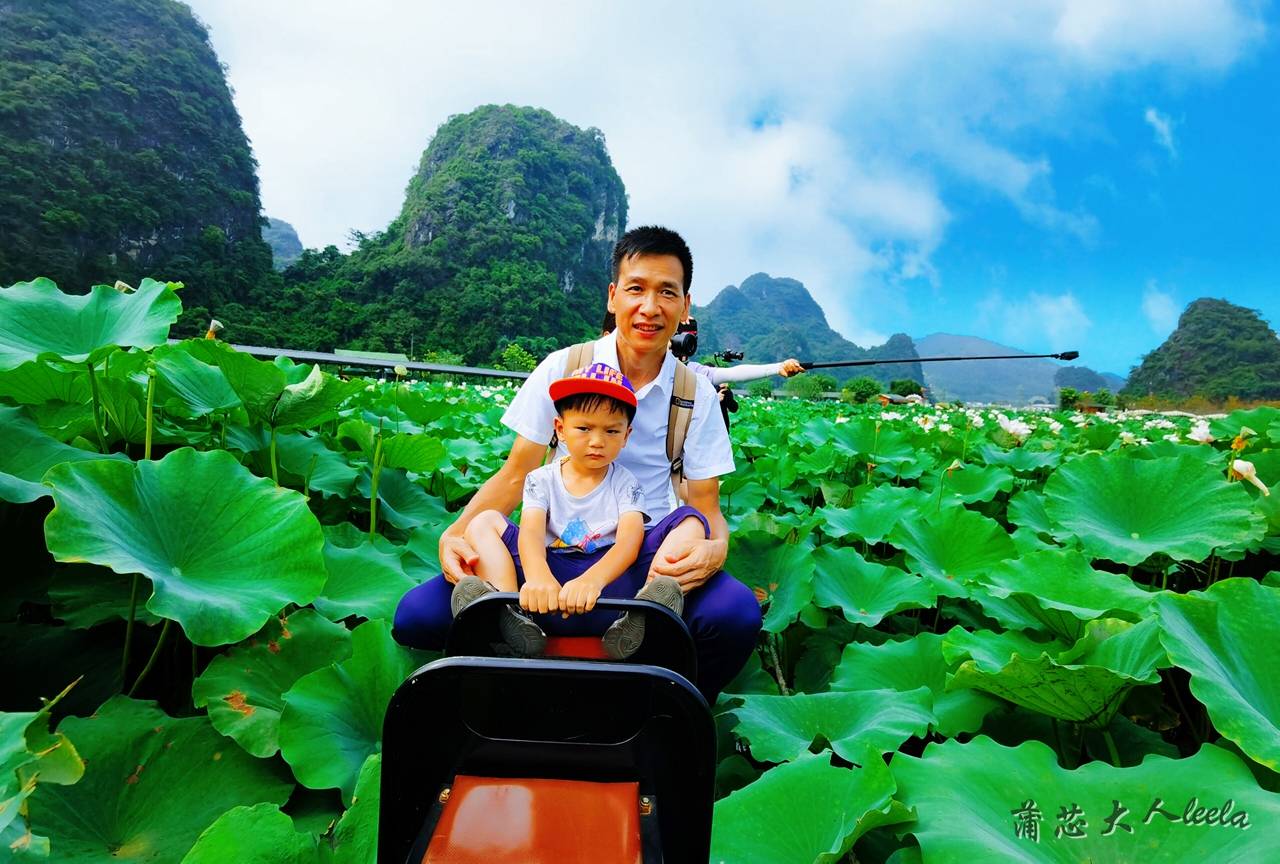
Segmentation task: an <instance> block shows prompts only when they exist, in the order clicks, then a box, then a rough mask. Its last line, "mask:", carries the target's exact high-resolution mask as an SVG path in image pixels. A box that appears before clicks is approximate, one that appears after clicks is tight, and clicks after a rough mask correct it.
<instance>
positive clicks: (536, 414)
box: [502, 333, 733, 521]
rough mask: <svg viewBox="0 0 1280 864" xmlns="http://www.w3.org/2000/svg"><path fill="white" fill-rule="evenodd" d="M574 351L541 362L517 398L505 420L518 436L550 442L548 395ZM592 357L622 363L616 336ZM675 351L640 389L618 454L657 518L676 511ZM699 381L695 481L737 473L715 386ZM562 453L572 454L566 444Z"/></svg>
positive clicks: (690, 465) (692, 444) (689, 468)
mask: <svg viewBox="0 0 1280 864" xmlns="http://www.w3.org/2000/svg"><path fill="white" fill-rule="evenodd" d="M568 356H569V349H568V348H562V349H560V350H559V351H555V352H553V353H551V354H549V355H548V356H547V358H546V359H545V360H543V361H542V362H541V363H539V364H538V368H536V369H534V370H533V372H532V374H530V375H529V378H528V379H527V380H526V381H525V382H524V384H523V385H522V386H521V387H520V392H519V393H517V394H516V398H515V399H513V400H511V405H510V406H508V408H507V411H506V413H505V414H503V415H502V424H503V425H504V426H506V427H507V428H509V429H511V430H513V431H514V432H515V433H516V434H517V435H520V436H522V437H524V438H527V439H529V440H530V441H533V442H534V443H535V444H546V443H548V442H550V441H551V434H552V433H553V432H554V431H555V416H556V409H555V405H554V403H552V401H551V396H550V395H549V394H548V393H547V388H548V387H550V386H551V382H552V381H556V380H558V379H560V378H563V377H564V364H565V361H566V360H567V359H568ZM592 361H593V362H596V363H608V364H609V365H610V366H613V367H614V368H615V369H616V368H619V367H618V343H617V341H616V334H615V333H610V334H609V335H608V336H605V337H604V338H602V339H598V340H597V341H596V347H595V353H594V356H593V357H592ZM677 362H678V361H677V360H676V358H675V357H673V356H672V355H671V354H670V353H669V352H668V353H667V355H666V357H665V359H664V360H663V361H662V370H661V371H660V372H659V373H658V377H657V378H655V379H654V380H653V381H651V382H649V383H648V384H646V385H645V386H643V387H641V388H640V389H639V390H637V391H636V402H637V403H638V406H637V408H636V419H635V421H634V422H633V423H632V429H631V438H630V439H629V440H628V441H627V446H626V447H624V448H622V453H621V454H620V455H619V456H618V464H619V465H621V466H622V467H623V468H626V469H627V470H628V471H630V472H631V473H632V474H634V475H635V477H636V479H637V480H639V481H640V485H641V486H643V487H644V493H645V512H646V513H648V514H649V515H650V518H651V519H653V520H654V521H656V520H658V519H661V518H662V517H663V516H665V515H666V514H668V513H670V512H671V511H672V510H674V509H675V506H676V502H675V495H674V493H673V492H672V491H671V479H670V478H671V463H670V462H668V461H667V416H668V412H669V411H670V408H671V392H672V390H673V389H674V388H675V383H676V363H677ZM694 377H695V378H696V379H697V382H698V391H697V397H696V399H695V400H694V406H693V419H692V421H691V422H690V424H689V432H688V434H687V435H686V437H685V442H684V474H685V476H686V477H688V478H689V479H690V480H708V479H710V478H712V477H720V476H722V475H724V474H732V473H733V447H732V446H731V445H730V444H729V432H728V430H726V429H725V428H724V422H723V421H722V420H721V419H720V403H719V399H718V397H717V395H716V390H715V387H713V386H712V385H711V382H710V381H708V380H707V379H706V378H705V377H703V376H701V375H695V376H694ZM559 450H560V454H561V455H567V451H566V450H565V448H564V445H563V444H561V445H560V448H559Z"/></svg>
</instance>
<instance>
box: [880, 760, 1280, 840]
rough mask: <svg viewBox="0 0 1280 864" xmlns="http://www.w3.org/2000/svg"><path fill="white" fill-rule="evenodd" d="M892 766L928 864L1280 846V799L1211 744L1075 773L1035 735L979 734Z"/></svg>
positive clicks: (1088, 767) (1093, 764)
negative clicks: (1014, 739)
mask: <svg viewBox="0 0 1280 864" xmlns="http://www.w3.org/2000/svg"><path fill="white" fill-rule="evenodd" d="M890 767H891V769H892V771H893V776H894V778H895V779H896V780H897V783H898V797H899V799H900V800H901V801H902V802H903V803H905V804H906V805H908V806H910V807H913V808H915V811H916V815H917V822H916V823H915V824H914V825H911V826H908V827H907V830H908V831H909V832H910V833H912V834H914V835H915V836H916V839H917V840H919V841H920V848H921V851H922V852H923V853H924V860H926V861H974V862H977V861H1019V862H1029V864H1030V862H1034V864H1040V862H1045V864H1053V862H1061V864H1077V862H1085V861H1098V862H1101V861H1141V862H1144V864H1185V862H1191V861H1222V862H1227V861H1232V862H1235V861H1239V862H1253V861H1258V862H1261V861H1270V860H1273V859H1274V857H1275V850H1276V848H1277V843H1278V842H1280V834H1278V832H1277V825H1280V795H1274V794H1272V793H1270V792H1266V791H1264V790H1262V789H1260V788H1259V787H1258V784H1257V782H1256V781H1255V780H1254V778H1253V776H1252V775H1251V774H1250V773H1249V770H1248V769H1247V768H1246V767H1245V766H1244V763H1243V762H1241V761H1240V759H1238V758H1237V757H1235V756H1233V755H1232V754H1230V753H1228V752H1227V751H1225V750H1222V749H1220V748H1218V747H1214V746H1212V745H1205V746H1203V747H1201V748H1200V751H1199V752H1198V753H1196V755H1194V756H1192V757H1190V758H1187V759H1169V758H1166V757H1163V756H1148V757H1147V758H1146V759H1145V760H1144V761H1143V762H1142V764H1141V765H1137V766H1134V767H1130V768H1113V767H1112V766H1110V765H1108V764H1106V763H1105V762H1090V763H1089V764H1087V765H1083V766H1081V767H1080V768H1077V769H1076V770H1074V771H1068V770H1066V769H1064V768H1061V767H1059V765H1058V757H1057V755H1056V754H1055V753H1054V752H1053V750H1052V749H1050V748H1049V747H1047V746H1046V745H1044V744H1041V743H1040V742H1038V741H1028V742H1026V743H1025V744H1021V745H1019V746H1017V747H1004V746H1002V745H1000V744H997V743H995V742H994V741H992V740H991V739H989V738H987V737H986V736H978V737H977V738H975V739H973V740H972V741H969V742H967V743H964V744H961V743H960V742H959V741H945V742H943V743H942V744H930V745H929V746H928V747H926V748H925V751H924V754H923V755H922V756H920V757H918V758H917V757H912V756H907V755H904V754H901V753H899V754H897V755H896V756H894V757H893V762H892V764H891V766H890ZM1246 826H1247V827H1246Z"/></svg>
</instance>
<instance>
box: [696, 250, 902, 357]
mask: <svg viewBox="0 0 1280 864" xmlns="http://www.w3.org/2000/svg"><path fill="white" fill-rule="evenodd" d="M694 315H695V316H696V317H697V319H698V345H699V350H700V351H706V352H708V353H710V352H712V351H722V350H724V349H726V348H730V349H733V350H735V351H742V352H743V353H745V354H746V358H745V360H744V361H743V362H746V363H769V362H773V361H775V360H784V359H786V358H787V357H795V358H796V359H798V360H815V361H822V360H863V359H872V358H882V359H886V360H889V359H898V358H908V357H917V356H919V355H917V354H916V350H915V345H914V344H913V343H912V341H911V337H910V336H906V335H904V334H902V333H897V334H894V336H893V337H892V338H890V339H889V341H888V342H886V343H885V344H883V345H877V346H875V347H873V348H861V347H859V346H857V345H855V344H853V343H852V342H850V341H849V340H848V339H845V338H844V337H843V336H841V335H840V334H839V333H837V332H836V331H834V330H832V329H831V327H830V326H829V325H828V324H827V316H826V315H824V314H823V312H822V307H821V306H819V305H818V304H817V303H816V302H814V299H813V297H811V296H810V295H809V291H808V289H806V288H805V287H804V284H803V283H801V282H798V281H796V280H795V279H786V278H774V277H772V276H770V275H768V274H767V273H756V274H755V275H753V276H749V277H747V278H746V279H745V280H744V281H743V283H742V284H741V285H740V286H736V287H735V286H733V285H730V286H728V287H727V288H725V289H724V290H723V291H721V292H720V293H719V294H717V295H716V296H715V299H713V300H712V301H711V302H710V303H708V304H707V305H706V306H699V307H697V308H696V309H695V310H694ZM824 371H828V372H830V374H832V375H834V376H835V377H836V378H837V379H838V380H844V379H846V378H850V377H854V376H857V375H871V376H872V377H874V378H878V379H879V380H881V381H885V382H888V381H892V380H893V379H895V378H911V379H913V380H915V381H920V382H923V381H924V374H923V373H922V372H921V370H920V364H919V363H901V364H894V365H892V366H870V367H865V368H858V367H854V368H852V369H831V370H824Z"/></svg>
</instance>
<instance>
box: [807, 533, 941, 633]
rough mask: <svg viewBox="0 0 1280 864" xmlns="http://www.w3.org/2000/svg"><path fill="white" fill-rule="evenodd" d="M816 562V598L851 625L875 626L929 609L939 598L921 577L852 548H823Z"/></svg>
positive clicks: (815, 555) (818, 551)
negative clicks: (909, 612) (901, 614)
mask: <svg viewBox="0 0 1280 864" xmlns="http://www.w3.org/2000/svg"><path fill="white" fill-rule="evenodd" d="M813 561H814V568H815V576H814V580H813V596H814V599H815V600H816V601H817V603H818V605H819V606H826V607H829V608H833V609H839V610H840V612H841V614H842V615H844V617H845V620H847V621H849V622H850V623H851V624H865V625H866V626H868V627H874V626H876V625H877V624H879V623H880V622H881V621H882V620H884V619H885V618H887V617H888V616H890V615H893V614H894V613H897V612H901V611H902V610H904V609H928V608H930V607H932V606H933V604H934V603H935V602H936V601H937V599H938V595H937V593H936V592H935V591H934V589H933V588H932V586H930V585H929V583H928V582H926V581H925V580H924V579H922V578H921V577H919V576H916V575H914V574H912V573H906V572H903V571H902V570H899V569H898V568H897V567H886V566H884V565H883V564H877V563H874V562H871V561H868V560H867V559H865V558H863V557H862V556H861V555H859V554H858V553H857V552H855V551H854V550H853V549H850V548H848V547H836V546H820V547H819V548H818V549H816V550H815V551H814V553H813Z"/></svg>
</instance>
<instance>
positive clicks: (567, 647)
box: [542, 636, 609, 660]
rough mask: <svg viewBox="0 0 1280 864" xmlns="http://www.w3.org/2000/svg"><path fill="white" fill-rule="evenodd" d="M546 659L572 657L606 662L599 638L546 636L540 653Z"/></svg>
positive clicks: (602, 644)
mask: <svg viewBox="0 0 1280 864" xmlns="http://www.w3.org/2000/svg"><path fill="white" fill-rule="evenodd" d="M542 653H543V655H544V656H547V657H573V658H575V659H578V660H608V659H609V655H608V654H606V653H604V643H603V642H601V641H600V637H599V636H548V637H547V647H546V649H545V650H544V651H543V652H542Z"/></svg>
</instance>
